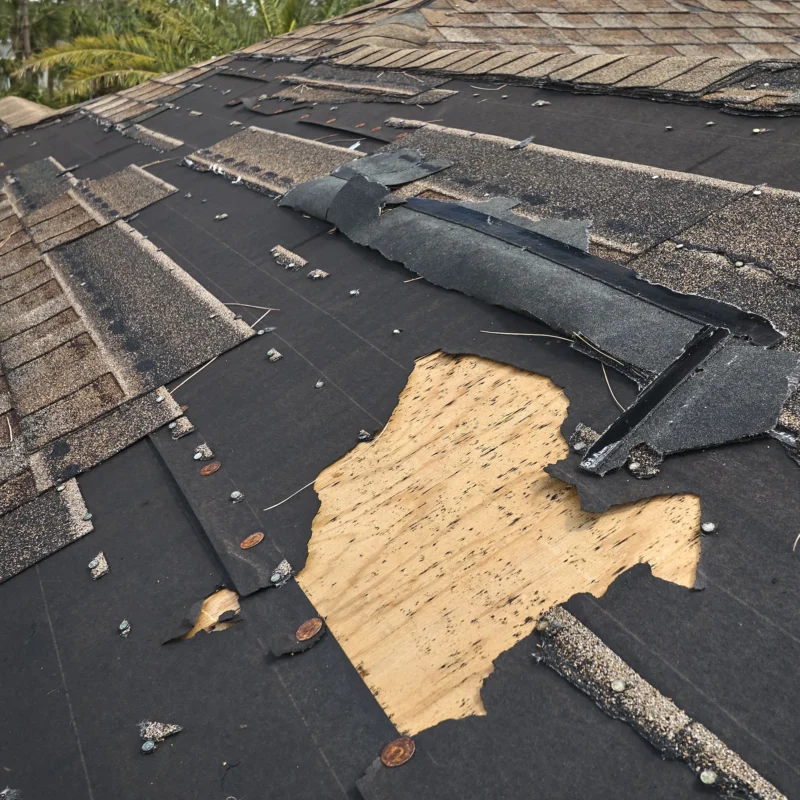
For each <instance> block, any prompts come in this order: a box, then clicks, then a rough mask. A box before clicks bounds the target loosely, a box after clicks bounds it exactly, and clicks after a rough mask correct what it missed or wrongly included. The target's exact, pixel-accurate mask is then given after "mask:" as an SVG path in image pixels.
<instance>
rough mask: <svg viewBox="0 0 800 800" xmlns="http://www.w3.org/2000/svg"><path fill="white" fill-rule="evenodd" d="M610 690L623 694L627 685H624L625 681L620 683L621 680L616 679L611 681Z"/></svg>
mask: <svg viewBox="0 0 800 800" xmlns="http://www.w3.org/2000/svg"><path fill="white" fill-rule="evenodd" d="M611 688H612V689H613V690H614V691H615V692H617V693H619V692H624V691H625V690H626V689H627V688H628V685H627V684H626V683H625V681H621V680H619V679H617V680H614V681H611Z"/></svg>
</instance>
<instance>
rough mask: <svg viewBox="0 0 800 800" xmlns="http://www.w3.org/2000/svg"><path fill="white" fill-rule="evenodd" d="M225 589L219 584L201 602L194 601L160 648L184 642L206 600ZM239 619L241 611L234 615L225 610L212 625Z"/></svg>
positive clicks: (225, 586)
mask: <svg viewBox="0 0 800 800" xmlns="http://www.w3.org/2000/svg"><path fill="white" fill-rule="evenodd" d="M227 588H228V586H227V585H226V584H224V583H220V584H218V585H217V586H216V587H215V588H214V589H212V590H211V591H210V592H209V593H208V594H207V595H205V597H203V599H202V600H196V601H195V602H194V603H192V604H191V605H190V606H189V608H188V609H187V611H186V613H185V614H184V616H183V619H182V620H181V621H180V622H179V623H178V628H177V629H172V630H171V633H170V635H169V636H168V638H166V639H164V641H162V642H161V644H162V646H163V645H166V644H172V643H173V642H181V641H184V638H185V637H186V634H187V633H189V632H190V631H191V630H192V629H193V628H194V626H195V625H197V621H198V620H199V619H200V614H201V613H202V611H203V606H204V605H205V602H206V600H208V598H209V597H213V596H214V595H215V594H217V592H220V591H222V590H224V589H227ZM240 619H241V611H240V612H239V613H236V612H234V611H232V610H227V611H223V612H222V614H220V615H219V617H218V618H217V620H216V622H215V623H214V624H215V625H217V624H219V623H220V622H234V621H238V620H240ZM201 630H204V629H201Z"/></svg>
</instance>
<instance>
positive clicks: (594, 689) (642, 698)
mask: <svg viewBox="0 0 800 800" xmlns="http://www.w3.org/2000/svg"><path fill="white" fill-rule="evenodd" d="M536 631H537V632H538V633H539V636H540V643H539V645H538V647H537V650H536V652H535V653H534V654H533V657H534V659H536V661H538V662H540V663H544V664H546V665H547V666H548V667H550V668H551V669H553V670H554V671H555V672H557V673H558V674H559V675H561V677H563V678H565V679H566V680H567V681H569V682H570V683H571V684H572V685H573V686H575V687H576V688H578V689H580V690H581V691H582V692H584V693H585V694H587V695H588V696H589V697H590V698H591V699H592V700H593V701H594V702H595V703H596V704H597V705H598V706H599V707H600V709H602V711H604V712H605V713H606V714H608V715H609V716H610V717H613V718H615V719H619V720H622V721H623V722H625V723H627V724H628V725H630V726H631V727H632V728H633V729H634V730H635V731H636V732H637V733H639V735H641V736H642V737H643V738H644V739H646V740H647V741H648V742H649V743H650V744H651V745H653V747H655V748H656V749H657V750H658V751H659V752H660V753H661V754H662V755H663V756H665V757H666V758H672V759H678V760H680V761H683V762H684V763H685V764H686V765H687V766H688V767H689V768H690V769H691V770H692V771H693V772H694V773H695V774H696V775H697V776H698V778H699V780H700V782H701V783H702V784H704V785H705V786H709V787H710V788H712V789H713V790H715V791H716V792H717V793H718V794H719V795H721V796H722V797H726V798H746V799H747V800H786V797H785V795H783V794H782V793H781V792H780V791H779V790H778V789H777V788H776V787H775V786H773V785H772V784H771V783H770V782H769V781H767V780H766V779H765V778H763V777H762V776H761V775H760V774H759V773H758V772H756V771H755V770H754V769H753V768H752V767H751V766H750V765H749V764H747V763H746V762H745V761H744V760H743V759H742V758H741V757H739V756H738V755H737V754H736V753H734V752H733V751H732V750H731V749H730V748H728V747H727V745H725V743H724V742H722V741H721V740H720V739H719V738H717V737H716V736H715V735H714V734H713V733H712V732H711V731H709V730H708V729H707V728H706V727H705V726H704V725H702V724H700V723H699V722H696V721H695V720H693V719H691V718H690V717H689V716H688V715H687V714H686V713H685V712H683V711H682V710H681V709H680V708H678V706H677V705H675V703H673V702H672V701H671V700H669V699H668V698H666V697H664V695H662V694H661V693H660V692H659V691H658V690H657V689H656V688H655V687H653V686H652V685H651V684H649V683H648V682H647V681H645V680H644V679H643V678H642V677H641V676H640V675H639V674H638V673H637V672H636V671H635V670H634V669H633V668H632V667H630V666H629V665H628V664H626V663H625V662H624V661H623V660H622V659H621V658H620V657H619V656H618V655H617V654H616V653H614V652H613V651H612V650H611V649H610V648H609V647H608V646H606V645H605V644H604V643H603V642H602V641H601V640H600V639H599V638H598V637H597V636H595V634H593V633H592V632H591V631H590V630H589V629H588V628H587V627H586V626H585V625H583V623H581V622H580V621H579V620H578V619H577V618H576V617H574V616H573V615H572V614H570V613H569V612H568V611H567V610H566V609H565V608H563V607H561V606H556V607H554V608H551V609H550V610H549V611H546V612H545V613H544V614H542V615H541V616H540V617H539V620H538V622H537V624H536Z"/></svg>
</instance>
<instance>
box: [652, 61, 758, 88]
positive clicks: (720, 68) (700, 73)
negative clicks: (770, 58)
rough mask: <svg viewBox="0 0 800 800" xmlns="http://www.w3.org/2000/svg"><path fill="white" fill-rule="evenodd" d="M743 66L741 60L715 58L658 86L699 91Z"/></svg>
mask: <svg viewBox="0 0 800 800" xmlns="http://www.w3.org/2000/svg"><path fill="white" fill-rule="evenodd" d="M743 66H744V65H743V64H742V62H741V61H736V60H733V59H723V58H715V59H712V60H711V61H707V62H706V63H705V64H701V65H700V66H699V67H695V68H694V69H693V70H690V71H689V72H687V73H685V74H684V75H679V76H678V77H677V78H673V79H672V80H669V81H667V82H666V83H663V84H661V86H659V88H660V89H662V90H664V91H672V92H700V91H702V90H703V89H705V88H706V87H708V86H711V85H712V84H714V83H716V82H717V81H719V80H722V79H723V78H726V77H728V76H729V75H733V74H734V73H736V72H738V71H739V70H740V69H742V67H743Z"/></svg>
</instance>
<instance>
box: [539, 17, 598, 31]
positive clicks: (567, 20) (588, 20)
mask: <svg viewBox="0 0 800 800" xmlns="http://www.w3.org/2000/svg"><path fill="white" fill-rule="evenodd" d="M539 19H541V20H542V22H544V23H545V24H546V25H549V26H550V27H551V28H594V27H595V26H596V23H595V21H594V19H592V15H591V14H539Z"/></svg>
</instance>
